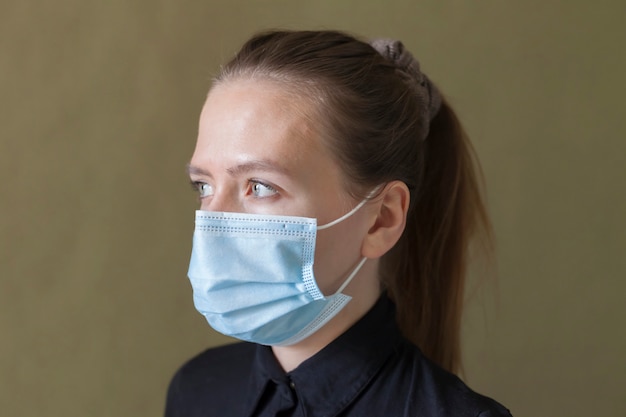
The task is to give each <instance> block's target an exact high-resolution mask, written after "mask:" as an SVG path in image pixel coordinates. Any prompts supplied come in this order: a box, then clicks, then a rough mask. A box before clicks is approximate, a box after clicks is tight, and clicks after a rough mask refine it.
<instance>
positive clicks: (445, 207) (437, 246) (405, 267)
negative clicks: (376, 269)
mask: <svg viewBox="0 0 626 417" xmlns="http://www.w3.org/2000/svg"><path fill="white" fill-rule="evenodd" d="M423 151H424V159H423V161H424V166H423V170H422V173H423V174H422V175H423V177H422V181H421V184H420V186H419V188H418V190H417V195H416V198H415V199H414V200H413V201H414V204H413V207H412V208H411V210H410V211H409V214H408V218H407V225H406V229H405V231H404V234H403V235H402V237H401V238H400V241H399V242H398V243H397V244H396V246H395V247H394V248H393V249H392V250H391V251H390V252H389V253H388V254H386V255H385V257H384V258H383V260H382V264H381V274H382V276H383V279H384V281H385V283H386V285H387V287H388V292H389V295H390V297H391V298H392V299H393V300H394V302H395V303H396V306H397V320H398V324H399V326H400V328H401V329H402V331H403V333H404V334H405V336H406V337H407V338H408V339H409V340H411V341H412V342H413V343H415V344H417V345H418V346H419V347H420V348H421V349H422V351H423V353H424V354H425V355H426V356H427V357H429V358H430V359H431V360H433V361H434V362H436V363H438V364H439V365H440V366H442V367H443V368H445V369H447V370H449V371H451V372H457V371H458V370H459V368H460V366H461V348H460V332H461V314H462V309H463V297H464V287H465V285H464V284H465V276H466V271H467V261H468V250H469V241H470V238H471V237H472V236H473V235H474V234H475V232H479V231H482V232H483V233H484V236H486V237H487V238H490V236H491V228H490V222H489V219H488V217H487V212H486V209H485V207H484V204H483V201H482V198H481V193H480V187H479V179H480V178H481V177H480V171H479V169H478V166H477V164H476V163H475V158H474V152H473V149H472V147H471V144H470V142H469V140H468V138H467V136H466V134H465V132H464V131H463V128H462V127H461V124H460V123H459V121H458V119H457V117H456V115H455V114H454V112H453V110H452V109H451V108H450V107H449V105H448V104H447V103H446V102H445V101H443V103H442V104H441V108H440V110H439V112H438V113H437V114H436V116H435V117H434V119H433V120H432V122H431V126H430V133H429V135H428V137H427V138H426V139H425V142H424V150H423Z"/></svg>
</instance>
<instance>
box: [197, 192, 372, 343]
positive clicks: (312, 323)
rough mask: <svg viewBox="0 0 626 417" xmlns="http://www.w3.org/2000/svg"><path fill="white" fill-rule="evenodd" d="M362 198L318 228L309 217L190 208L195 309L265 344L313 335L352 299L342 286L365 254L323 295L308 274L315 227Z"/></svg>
mask: <svg viewBox="0 0 626 417" xmlns="http://www.w3.org/2000/svg"><path fill="white" fill-rule="evenodd" d="M366 201H367V199H366V200H364V201H362V202H361V203H360V204H359V205H357V206H356V207H355V208H354V209H353V210H352V211H350V212H349V213H347V214H346V215H344V216H342V217H340V218H339V219H337V220H335V221H333V222H331V223H328V224H326V225H323V226H317V220H316V219H313V218H307V217H293V216H273V215H259V214H247V213H223V212H210V211H201V210H198V211H196V227H195V231H194V236H193V250H192V253H191V261H190V265H189V272H188V276H189V280H190V281H191V286H192V288H193V299H194V305H195V307H196V309H197V310H198V311H199V312H200V313H201V314H202V315H204V316H205V317H206V319H207V321H208V322H209V324H210V325H211V327H213V328H214V329H215V330H217V331H218V332H220V333H223V334H225V335H227V336H231V337H235V338H237V339H241V340H245V341H249V342H254V343H259V344H263V345H271V346H288V345H293V344H295V343H298V342H300V341H301V340H303V339H305V338H307V337H308V336H310V335H311V334H313V333H315V332H316V331H317V330H319V329H320V328H321V327H322V326H324V325H325V324H326V323H327V322H328V321H329V320H330V319H332V318H333V317H334V316H335V315H336V314H337V313H338V312H339V311H341V309H343V308H344V307H345V306H346V304H347V303H348V302H349V301H350V299H351V297H350V296H348V295H345V294H342V291H343V289H344V288H345V287H346V286H347V285H348V284H349V283H350V281H351V280H352V278H354V276H355V275H356V274H357V272H358V271H359V270H360V269H361V267H362V266H363V264H364V263H365V261H366V260H367V259H366V258H362V259H361V260H360V262H359V263H358V264H357V266H356V267H355V268H354V270H353V271H352V272H351V273H350V275H349V276H348V277H347V278H346V280H345V281H344V283H343V284H342V285H341V287H340V288H339V289H338V290H337V291H336V292H335V293H334V294H332V295H330V296H325V295H324V294H322V292H321V291H320V289H319V287H318V286H317V283H316V281H315V277H314V276H313V257H314V254H315V238H316V235H317V231H318V230H322V229H326V228H329V227H331V226H334V225H335V224H337V223H339V222H341V221H343V220H345V219H346V218H348V217H350V216H351V215H352V214H354V213H355V212H356V211H357V210H359V209H360V208H361V207H362V206H363V205H364V204H365V202H366Z"/></svg>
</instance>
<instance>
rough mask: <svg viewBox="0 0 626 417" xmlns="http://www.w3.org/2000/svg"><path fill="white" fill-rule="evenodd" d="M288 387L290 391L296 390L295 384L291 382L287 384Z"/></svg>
mask: <svg viewBox="0 0 626 417" xmlns="http://www.w3.org/2000/svg"><path fill="white" fill-rule="evenodd" d="M289 386H290V387H291V389H296V383H295V382H293V381H290V382H289Z"/></svg>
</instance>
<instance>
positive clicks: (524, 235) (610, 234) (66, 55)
mask: <svg viewBox="0 0 626 417" xmlns="http://www.w3.org/2000/svg"><path fill="white" fill-rule="evenodd" d="M268 27H288V28H339V29H343V30H348V31H352V32H355V33H359V34H362V35H365V36H372V37H374V36H386V37H394V38H399V39H402V40H403V41H404V42H405V44H406V45H407V46H408V47H409V48H410V49H411V50H412V51H413V52H414V53H415V55H416V56H418V57H419V58H420V60H421V61H422V65H423V68H424V69H425V71H426V72H428V73H429V74H430V75H431V78H433V79H434V80H435V81H436V82H438V83H439V85H440V86H441V87H442V90H443V91H444V92H445V93H446V94H447V96H448V97H449V98H450V100H451V102H452V103H453V104H454V105H455V107H456V109H457V110H458V112H459V114H460V116H461V118H462V119H463V120H464V122H465V124H466V127H467V129H468V131H469V133H470V134H471V136H472V137H473V140H474V143H475V145H476V148H477V151H478V154H479V156H480V159H481V160H482V163H483V168H484V171H485V175H486V178H487V185H488V191H489V206H490V210H491V212H492V216H493V220H494V224H495V228H496V232H497V243H498V252H497V263H498V268H497V279H498V281H497V284H488V286H487V287H483V288H482V290H472V291H471V293H472V297H470V298H471V300H472V304H471V306H470V308H469V311H468V316H467V320H466V323H465V332H464V335H465V351H464V352H465V361H466V372H465V378H466V380H467V381H469V383H470V385H471V386H472V387H473V388H474V389H476V390H478V391H480V392H483V393H486V394H488V395H490V396H493V397H494V398H496V399H498V400H499V401H501V402H503V403H504V404H505V405H507V406H508V407H509V408H510V409H511V410H512V412H513V414H514V415H516V416H529V417H530V416H569V417H575V416H581V417H582V416H590V415H596V416H600V415H601V416H621V417H623V416H626V355H625V353H626V330H625V329H626V303H625V302H624V298H625V295H626V261H625V258H626V256H625V253H624V252H625V249H626V231H625V226H626V221H625V214H626V168H625V160H626V157H625V155H626V114H625V111H624V97H625V93H626V88H625V86H626V82H625V81H624V75H625V74H626V52H625V50H626V48H625V42H626V3H624V2H623V1H622V0H614V1H610V0H599V1H595V2H590V1H582V0H580V1H578V0H577V1H538V0H531V1H515V2H514V1H496V0H492V1H489V0H475V1H462V0H430V1H417V0H413V1H408V0H405V1H400V0H394V1H384V2H383V1H374V0H367V1H366V0H335V1H331V0H320V1H286V0H280V1H269V0H265V1H260V0H256V1H247V2H245V1H241V0H238V1H219V2H218V1H198V0H178V1H174V0H160V1H156V0H153V1H147V0H134V1H131V0H126V1H124V0H110V1H84V0H57V1H54V2H53V1H41V0H40V1H33V0H4V1H2V2H1V3H0V93H1V95H2V98H1V100H0V106H1V107H0V179H1V180H0V337H1V338H2V339H1V341H0V414H1V415H3V416H64V417H71V416H77V417H78V416H81V417H82V416H94V417H95V416H155V415H160V414H161V413H162V409H163V404H164V398H165V391H166V387H167V384H168V381H169V378H170V377H171V375H172V374H173V373H174V371H175V370H176V368H177V367H178V366H179V365H180V364H181V363H182V362H183V361H184V360H186V359H187V358H189V357H190V356H191V355H193V354H195V353H197V352H199V351H200V350H202V349H203V348H205V347H207V346H209V345H213V344H217V343H221V342H224V341H226V339H225V338H222V337H220V336H217V335H215V334H214V333H213V332H212V331H211V330H209V328H208V326H207V325H206V323H205V322H204V319H203V318H202V317H201V316H200V315H199V314H197V313H196V312H195V310H194V309H193V305H192V300H191V291H190V286H189V284H188V282H187V279H186V268H187V262H188V257H189V253H190V246H191V233H192V227H193V210H194V209H195V206H196V202H195V197H194V194H193V193H192V192H191V190H190V188H189V187H188V186H187V184H186V183H187V179H186V176H185V164H186V162H187V160H188V159H189V157H190V155H191V152H192V150H193V144H194V140H195V133H196V123H197V117H198V114H199V111H200V107H201V105H202V102H203V98H204V96H205V94H206V91H207V88H208V85H209V81H210V77H211V74H213V73H215V71H216V69H217V68H218V65H219V63H220V62H223V61H224V60H226V59H227V58H228V57H230V56H231V55H232V54H233V53H234V52H235V51H236V49H237V47H238V46H239V45H240V44H241V43H242V42H243V41H244V40H245V39H246V38H247V37H248V36H249V35H250V34H252V33H253V32H255V31H257V30H260V29H264V28H268Z"/></svg>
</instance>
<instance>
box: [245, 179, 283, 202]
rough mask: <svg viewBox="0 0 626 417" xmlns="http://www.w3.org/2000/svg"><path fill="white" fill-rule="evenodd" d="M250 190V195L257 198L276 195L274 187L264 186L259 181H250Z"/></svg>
mask: <svg viewBox="0 0 626 417" xmlns="http://www.w3.org/2000/svg"><path fill="white" fill-rule="evenodd" d="M250 189H251V191H252V195H253V196H255V197H258V198H267V197H272V196H274V195H276V193H277V192H278V191H277V190H276V189H275V188H274V187H272V186H271V185H269V184H264V183H262V182H259V181H252V180H251V181H250Z"/></svg>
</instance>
